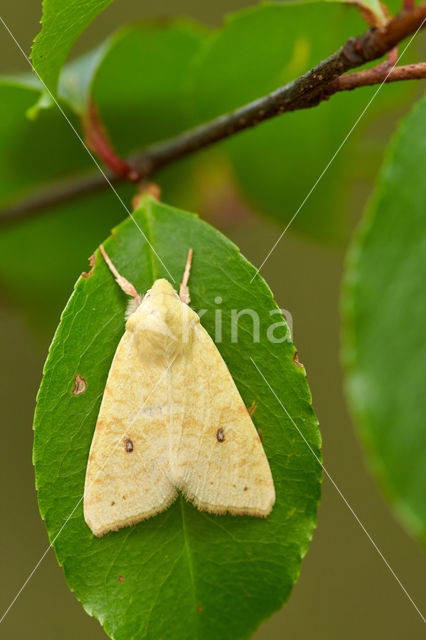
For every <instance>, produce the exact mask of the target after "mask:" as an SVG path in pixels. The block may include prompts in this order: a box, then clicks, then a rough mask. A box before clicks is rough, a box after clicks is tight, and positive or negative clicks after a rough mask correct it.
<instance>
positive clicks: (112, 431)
mask: <svg viewBox="0 0 426 640" xmlns="http://www.w3.org/2000/svg"><path fill="white" fill-rule="evenodd" d="M100 249H101V252H102V255H103V256H104V258H105V261H106V263H107V264H108V266H109V268H110V269H111V271H112V273H113V274H114V276H115V278H116V280H117V282H118V284H119V285H120V287H121V288H122V289H123V290H124V291H125V292H126V293H127V294H129V295H131V296H132V297H133V299H134V303H133V305H134V308H133V310H132V312H131V313H130V315H129V316H128V319H127V323H126V331H125V333H124V335H123V337H122V338H121V341H120V343H119V345H118V347H117V351H116V352H115V356H114V359H113V362H112V365H111V369H110V371H109V375H108V379H107V383H106V386H105V391H104V395H103V399H102V404H101V408H100V411H99V416H98V420H97V423H96V429H95V433H94V436H93V440H92V445H91V449H90V454H89V460H88V464H87V470H86V482H85V488H84V517H85V520H86V522H87V524H88V525H89V527H90V529H91V530H92V532H93V533H94V534H95V535H97V536H102V535H103V534H105V533H107V532H108V531H112V530H117V529H119V528H120V527H125V526H127V525H132V524H136V523H138V522H140V521H141V520H143V519H145V518H149V517H151V516H154V515H155V514H157V513H159V512H160V511H163V510H164V509H166V508H167V507H168V506H169V505H170V504H171V503H172V502H173V501H174V500H175V498H176V497H177V495H178V492H182V494H183V495H184V496H185V497H186V498H187V499H188V500H190V501H191V502H192V503H193V504H194V505H195V506H196V507H198V509H200V510H204V511H209V512H211V513H216V514H223V513H227V512H229V513H231V514H234V515H253V516H267V515H268V514H269V513H270V511H271V509H272V507H273V505H274V502H275V490H274V483H273V480H272V475H271V471H270V468H269V464H268V460H267V458H266V455H265V452H264V450H263V447H262V443H261V441H260V437H259V434H258V432H257V431H256V428H255V426H254V424H253V422H252V420H251V418H250V415H249V413H248V411H247V408H246V407H245V405H244V403H243V400H242V399H241V396H240V394H239V392H238V389H237V387H236V386H235V383H234V381H233V379H232V376H231V374H230V372H229V371H228V368H227V366H226V364H225V362H224V361H223V359H222V357H221V355H220V353H219V351H218V349H217V347H216V345H215V344H214V342H213V340H212V339H211V338H210V336H209V334H208V333H207V331H206V330H205V329H204V328H203V327H202V326H201V324H200V320H199V317H198V315H197V314H196V313H195V311H193V310H192V309H191V307H189V306H188V305H189V302H190V298H189V290H188V287H187V282H188V278H189V269H190V264H191V258H192V250H190V252H189V255H188V261H187V264H186V268H185V274H184V278H183V282H182V285H181V287H180V295H178V294H177V293H176V291H175V290H174V289H173V287H172V285H171V284H170V283H169V282H168V281H167V280H164V279H161V280H156V281H155V282H154V285H153V287H152V289H150V290H149V291H148V292H147V293H146V295H145V297H144V298H143V299H141V297H140V296H139V295H138V293H137V292H136V290H135V288H134V287H133V285H131V284H130V282H128V281H127V280H126V279H125V278H123V277H122V276H121V275H120V274H119V273H118V271H117V270H116V268H115V267H114V265H113V264H112V262H111V260H110V259H109V257H108V255H107V254H106V252H105V249H104V248H103V246H102V245H101V247H100ZM132 302H133V301H132Z"/></svg>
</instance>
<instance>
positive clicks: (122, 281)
mask: <svg viewBox="0 0 426 640" xmlns="http://www.w3.org/2000/svg"><path fill="white" fill-rule="evenodd" d="M99 249H100V251H101V253H102V255H103V258H104V260H105V262H106V264H107V266H108V268H109V270H110V271H111V273H112V274H113V275H114V277H115V280H116V282H117V284H118V285H119V287H120V288H121V289H122V290H123V291H124V293H126V294H127V295H128V296H132V298H134V299H135V300H136V301H137V303H138V304H140V303H141V302H142V298H141V297H140V295H139V294H138V292H137V291H136V289H135V287H134V286H133V285H132V283H131V282H129V281H128V280H126V278H124V276H121V275H120V274H119V273H118V271H117V269H116V268H115V266H114V265H113V263H112V262H111V259H110V257H109V255H108V254H107V252H106V251H105V249H104V245H103V244H100V245H99Z"/></svg>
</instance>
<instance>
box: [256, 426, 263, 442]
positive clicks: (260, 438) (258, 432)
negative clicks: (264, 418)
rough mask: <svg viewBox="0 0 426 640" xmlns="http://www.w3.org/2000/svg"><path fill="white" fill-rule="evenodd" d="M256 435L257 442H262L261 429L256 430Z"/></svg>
mask: <svg viewBox="0 0 426 640" xmlns="http://www.w3.org/2000/svg"><path fill="white" fill-rule="evenodd" d="M257 435H258V436H259V442H262V440H263V436H262V429H258V430H257Z"/></svg>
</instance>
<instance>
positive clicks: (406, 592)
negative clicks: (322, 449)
mask: <svg viewBox="0 0 426 640" xmlns="http://www.w3.org/2000/svg"><path fill="white" fill-rule="evenodd" d="M250 360H251V361H252V363H253V365H254V366H255V368H256V369H257V371H258V373H260V375H261V377H262V378H263V380H264V382H265V383H266V385H267V386H268V388H269V390H270V391H271V392H272V394H273V395H274V397H275V399H276V400H277V401H278V403H279V405H280V407H281V408H282V410H283V411H284V412H285V414H286V416H287V417H288V419H289V420H290V422H291V423H292V425H293V426H294V428H295V429H296V430H297V432H298V434H299V435H300V437H301V438H302V440H303V441H304V442H305V444H306V445H307V447H308V448H309V450H310V452H311V453H312V455H313V456H314V458H315V460H316V461H317V462H318V464H319V465H320V466H321V467H322V470H323V471H324V473H325V475H326V476H327V478H328V479H329V481H330V482H331V484H332V485H333V487H334V488H335V489H336V491H337V493H338V494H339V496H340V497H341V498H342V500H343V502H344V503H345V505H346V506H347V508H348V509H349V511H350V512H351V514H352V515H353V517H354V518H355V520H356V521H357V523H358V524H359V526H360V527H361V529H362V530H363V532H364V533H365V535H366V536H367V538H368V539H369V541H370V542H371V544H372V545H373V547H374V549H375V550H376V551H377V553H378V554H379V556H380V557H381V559H382V560H383V562H384V563H385V565H386V566H387V568H388V569H389V571H390V572H391V574H392V576H393V577H394V578H395V580H396V581H397V583H398V584H399V586H400V587H401V589H402V590H403V592H404V593H405V595H406V596H407V598H408V600H409V601H410V602H411V604H412V605H413V607H414V609H415V610H416V611H417V613H418V614H419V616H420V617H421V619H422V621H423V622H424V623H426V619H425V617H424V615H423V614H422V612H421V611H420V609H419V607H418V606H417V605H416V603H415V602H414V600H413V598H412V597H411V596H410V594H409V593H408V591H407V589H406V588H405V587H404V585H403V584H402V582H401V580H400V579H399V578H398V576H397V575H396V573H395V571H394V570H393V569H392V567H391V566H390V564H389V562H388V561H387V560H386V558H385V556H384V555H383V553H382V552H381V550H380V549H379V547H378V546H377V544H376V543H375V542H374V540H373V538H372V537H371V535H370V533H369V532H368V531H367V529H366V527H365V526H364V524H363V523H362V521H361V520H360V518H359V516H358V515H357V513H356V512H355V511H354V509H353V508H352V506H351V505H350V504H349V502H348V500H347V499H346V498H345V496H344V495H343V493H342V491H341V490H340V489H339V487H338V485H337V484H336V482H335V480H334V479H333V477H332V476H331V475H330V473H329V472H328V471H327V469H326V468H325V466H324V465H323V463H322V461H321V459H320V458H319V457H318V455H317V454H316V453H315V451H314V449H313V448H312V446H311V444H310V443H309V441H308V440H307V439H306V438H305V436H304V434H303V433H302V431H301V430H300V429H299V427H298V426H297V424H296V423H295V421H294V420H293V418H292V417H291V415H290V414H289V412H288V411H287V409H286V408H285V406H284V405H283V403H282V402H281V400H280V399H279V397H278V396H277V394H276V393H275V391H274V389H273V388H272V387H271V385H270V384H269V382H268V380H267V379H266V378H265V376H264V375H263V373H262V371H261V370H260V369H259V367H258V366H257V364H256V362H255V361H254V360H253V358H252V357H251V356H250Z"/></svg>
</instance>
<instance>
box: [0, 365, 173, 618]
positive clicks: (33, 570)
mask: <svg viewBox="0 0 426 640" xmlns="http://www.w3.org/2000/svg"><path fill="white" fill-rule="evenodd" d="M176 357H177V356H176ZM176 357H175V358H173V360H172V361H171V363H170V364H169V365H168V366H167V368H166V369H165V370H164V371H163V373H162V374H161V376H160V378H159V380H158V382H157V383H156V385H155V386H154V388H153V389H152V390H151V391H150V393H149V394H148V397H147V398H146V400H145V402H144V403H143V405H142V406H141V408H140V409H139V411H138V412H137V413H136V415H135V417H134V418H133V419H132V421H131V422H130V423H129V424H128V425H127V426H126V429H123V432H122V433H121V434H120V436H119V437H118V438H117V441H116V444H115V446H114V447H113V448H112V450H111V453H110V454H109V456H108V458H107V459H106V460H105V462H104V464H103V465H102V467H101V469H99V471H98V473H97V474H96V476H95V479H94V482H95V481H96V480H97V478H98V477H99V474H100V473H102V471H103V470H104V469H105V467H106V466H107V464H108V462H109V460H110V458H111V456H112V455H113V454H114V453H115V451H116V450H117V447H118V445H119V444H120V442H121V440H122V438H123V435H124V434H125V433H126V431H127V429H128V428H129V426H130V425H132V424H133V422H134V421H135V420H136V418H137V417H138V416H139V415H140V413H141V411H142V410H143V408H144V407H145V405H146V403H147V402H148V400H149V398H150V397H151V396H152V394H153V393H154V391H155V389H156V388H157V387H158V385H159V384H160V382H161V380H162V379H163V377H164V376H165V375H166V373H167V372H168V371H169V369H170V367H171V366H172V364H173V363H174V361H175V360H176ZM83 499H84V493H83V495H82V496H81V498H80V499H79V501H78V502H77V504H76V505H75V506H74V508H73V509H72V511H71V512H70V513H69V515H68V517H67V518H66V520H65V522H64V523H63V525H62V526H61V528H60V529H59V531H58V533H57V534H56V535H55V537H54V538H53V540H52V542H51V543H50V544H49V545H48V547H47V548H46V550H45V551H44V553H43V555H42V556H41V557H40V559H39V560H38V562H37V563H36V564H35V566H34V568H33V569H32V571H31V572H30V573H29V574H28V577H27V578H26V580H25V582H24V583H23V584H22V586H21V588H20V589H19V591H18V592H17V593H16V595H15V597H14V598H13V600H12V601H11V603H10V604H9V606H8V607H7V609H6V610H5V611H4V613H3V615H2V617H1V618H0V624H1V623H2V622H3V620H4V619H5V618H6V616H7V614H8V613H9V611H10V610H11V608H12V607H13V605H14V604H15V602H16V601H17V599H18V598H19V596H20V595H21V593H22V592H23V590H24V589H25V587H26V586H27V584H28V583H29V581H30V580H31V578H32V577H33V575H34V574H35V572H36V571H37V569H38V568H39V566H40V565H41V563H42V562H43V560H44V559H45V557H46V556H47V554H48V553H49V551H50V549H51V548H52V547H53V545H54V544H55V542H56V540H57V539H58V538H59V536H60V535H61V533H62V531H63V530H64V529H65V527H66V525H67V524H68V522H69V521H70V519H71V518H72V516H73V514H74V513H75V511H76V510H77V509H78V507H79V506H80V504H81V502H82V500H83Z"/></svg>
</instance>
